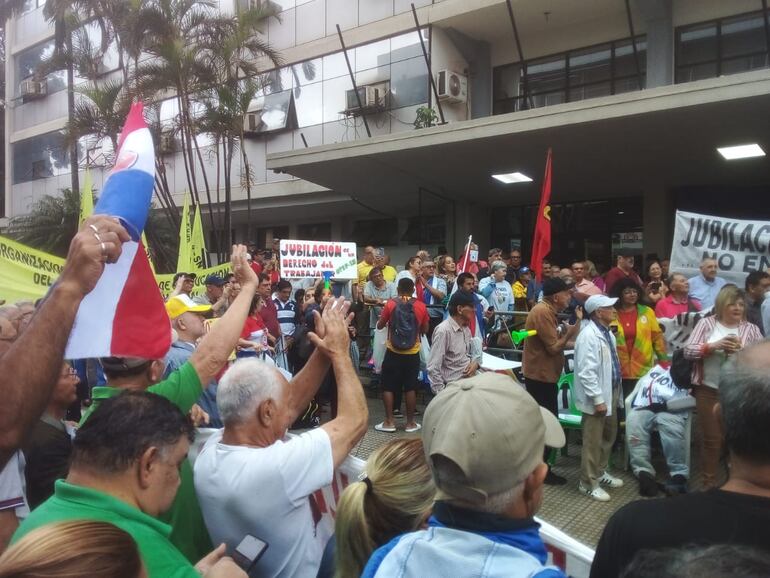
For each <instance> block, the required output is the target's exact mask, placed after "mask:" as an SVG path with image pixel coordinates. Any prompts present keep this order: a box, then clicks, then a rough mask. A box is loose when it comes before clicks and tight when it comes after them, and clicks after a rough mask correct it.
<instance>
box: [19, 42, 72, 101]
mask: <svg viewBox="0 0 770 578" xmlns="http://www.w3.org/2000/svg"><path fill="white" fill-rule="evenodd" d="M53 53H54V43H53V40H51V41H49V42H44V43H43V44H38V45H37V46H33V47H32V48H28V49H27V50H25V51H23V52H20V53H19V54H18V55H16V80H17V81H19V82H21V81H22V80H24V79H26V78H30V77H32V76H33V75H35V72H36V71H37V69H38V66H40V64H41V63H42V62H44V61H46V60H48V59H50V58H51V57H52V56H53ZM46 85H47V86H46V89H47V94H51V93H53V92H56V91H58V90H64V89H65V88H67V73H66V72H65V71H63V70H62V71H58V72H52V73H51V74H49V75H48V77H47V83H46ZM15 90H16V93H15V94H16V96H19V95H20V89H19V85H18V84H17V85H16V87H15Z"/></svg>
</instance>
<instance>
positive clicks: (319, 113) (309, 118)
mask: <svg viewBox="0 0 770 578" xmlns="http://www.w3.org/2000/svg"><path fill="white" fill-rule="evenodd" d="M322 97H323V87H322V84H321V83H320V82H316V83H315V84H310V85H308V86H298V87H296V88H295V89H294V105H295V107H296V109H297V124H298V125H299V126H300V127H305V126H312V125H314V124H320V123H322V122H323V100H322Z"/></svg>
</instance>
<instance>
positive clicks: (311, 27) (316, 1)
mask: <svg viewBox="0 0 770 578" xmlns="http://www.w3.org/2000/svg"><path fill="white" fill-rule="evenodd" d="M325 11H326V0H312V1H311V2H308V3H307V4H302V5H301V6H300V5H298V6H297V44H302V43H304V42H310V41H311V40H315V39H317V38H323V37H324V36H325V35H326V14H325Z"/></svg>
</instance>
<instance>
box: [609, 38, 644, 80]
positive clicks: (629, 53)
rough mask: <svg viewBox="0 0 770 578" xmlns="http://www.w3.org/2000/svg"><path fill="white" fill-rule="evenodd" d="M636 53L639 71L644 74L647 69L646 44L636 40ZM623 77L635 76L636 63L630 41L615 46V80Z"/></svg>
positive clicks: (641, 40) (642, 40)
mask: <svg viewBox="0 0 770 578" xmlns="http://www.w3.org/2000/svg"><path fill="white" fill-rule="evenodd" d="M636 53H637V55H638V58H639V70H640V71H641V72H642V73H644V71H645V70H646V69H647V42H646V40H644V39H637V41H636ZM623 76H636V62H635V60H634V49H633V46H631V41H630V40H624V41H623V42H617V43H616V44H615V78H617V77H623Z"/></svg>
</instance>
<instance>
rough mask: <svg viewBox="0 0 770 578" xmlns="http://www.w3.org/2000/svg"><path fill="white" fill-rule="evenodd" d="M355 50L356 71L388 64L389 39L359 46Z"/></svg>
mask: <svg viewBox="0 0 770 578" xmlns="http://www.w3.org/2000/svg"><path fill="white" fill-rule="evenodd" d="M355 50H356V68H355V69H356V71H359V70H367V69H369V68H377V67H378V66H382V65H384V64H390V39H389V38H388V39H385V40H381V41H379V42H372V43H371V44H366V45H364V46H359V47H358V48H356V49H355Z"/></svg>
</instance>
